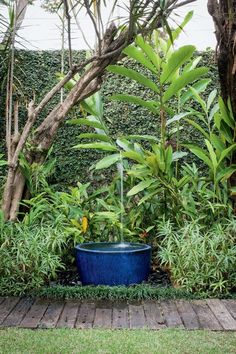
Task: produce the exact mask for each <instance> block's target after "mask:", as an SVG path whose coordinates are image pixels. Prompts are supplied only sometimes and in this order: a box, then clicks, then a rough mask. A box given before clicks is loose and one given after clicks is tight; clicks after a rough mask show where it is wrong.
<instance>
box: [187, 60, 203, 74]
mask: <svg viewBox="0 0 236 354" xmlns="http://www.w3.org/2000/svg"><path fill="white" fill-rule="evenodd" d="M201 59H202V57H197V58H195V59H194V60H191V61H190V62H189V63H188V64H187V65H185V67H184V68H183V70H182V74H184V73H186V72H189V71H191V70H193V69H195V68H196V67H197V65H198V64H199V62H200V61H201Z"/></svg>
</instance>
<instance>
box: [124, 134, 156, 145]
mask: <svg viewBox="0 0 236 354" xmlns="http://www.w3.org/2000/svg"><path fill="white" fill-rule="evenodd" d="M124 138H125V139H130V140H145V141H150V142H151V143H153V142H158V141H159V139H158V138H157V137H156V136H153V135H138V134H132V135H125V136H124Z"/></svg>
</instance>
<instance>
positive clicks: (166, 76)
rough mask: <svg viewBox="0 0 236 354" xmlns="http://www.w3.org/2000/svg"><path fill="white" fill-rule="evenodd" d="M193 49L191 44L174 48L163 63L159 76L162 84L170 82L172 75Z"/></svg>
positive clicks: (190, 54) (189, 56)
mask: <svg viewBox="0 0 236 354" xmlns="http://www.w3.org/2000/svg"><path fill="white" fill-rule="evenodd" d="M195 49H196V48H195V47H194V46H192V45H186V46H183V47H181V48H179V49H178V50H176V51H175V52H174V53H173V54H172V55H171V57H170V58H169V60H168V62H167V63H166V64H165V66H164V69H163V71H162V74H161V77H160V82H161V83H162V84H164V83H166V82H171V80H172V78H173V75H174V74H175V73H176V72H177V70H178V69H180V68H181V66H182V65H183V64H184V63H186V61H188V60H189V59H190V58H191V56H192V55H193V52H194V51H195Z"/></svg>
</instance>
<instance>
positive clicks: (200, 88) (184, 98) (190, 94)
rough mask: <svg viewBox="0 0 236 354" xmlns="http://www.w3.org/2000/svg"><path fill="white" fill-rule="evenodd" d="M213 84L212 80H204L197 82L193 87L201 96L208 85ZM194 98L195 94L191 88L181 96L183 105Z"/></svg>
mask: <svg viewBox="0 0 236 354" xmlns="http://www.w3.org/2000/svg"><path fill="white" fill-rule="evenodd" d="M210 82H211V80H210V79H202V80H199V81H198V82H196V84H194V85H193V86H192V87H193V88H194V89H195V90H196V92H197V93H198V94H199V93H201V92H203V91H205V89H206V88H207V86H208V84H209V83H210ZM192 97H193V92H192V91H191V90H190V88H189V89H188V90H187V91H186V92H185V93H184V94H183V95H182V96H181V98H180V102H181V104H182V105H183V104H184V103H186V102H187V101H188V100H189V99H190V98H192Z"/></svg>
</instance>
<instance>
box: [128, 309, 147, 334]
mask: <svg viewBox="0 0 236 354" xmlns="http://www.w3.org/2000/svg"><path fill="white" fill-rule="evenodd" d="M129 319H130V328H145V327H147V323H146V318H145V313H144V308H143V305H142V304H137V305H135V304H130V305H129Z"/></svg>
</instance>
